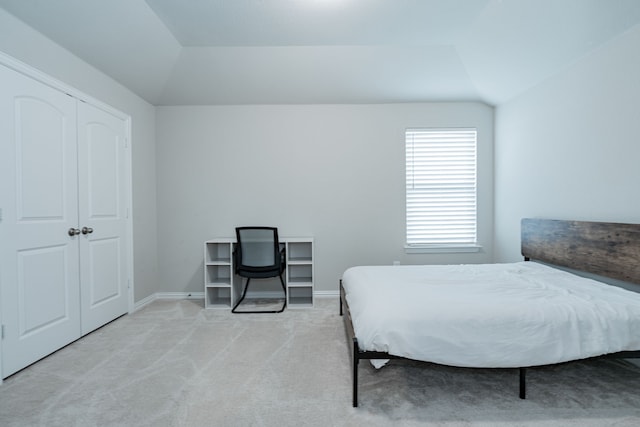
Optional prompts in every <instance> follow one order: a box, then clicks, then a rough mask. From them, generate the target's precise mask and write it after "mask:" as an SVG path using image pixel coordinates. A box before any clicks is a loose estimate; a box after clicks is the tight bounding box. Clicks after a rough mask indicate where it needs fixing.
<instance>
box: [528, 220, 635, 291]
mask: <svg viewBox="0 0 640 427" xmlns="http://www.w3.org/2000/svg"><path fill="white" fill-rule="evenodd" d="M521 236H522V237H521V239H522V255H523V256H524V257H525V258H530V259H533V260H538V261H542V262H546V263H549V264H554V265H558V266H562V267H569V268H572V269H575V270H580V271H585V272H589V273H593V274H597V275H600V276H604V277H610V278H613V279H618V280H623V281H625V282H630V283H636V284H640V224H622V223H614V222H588V221H562V220H551V219H532V218H525V219H523V220H522V224H521Z"/></svg>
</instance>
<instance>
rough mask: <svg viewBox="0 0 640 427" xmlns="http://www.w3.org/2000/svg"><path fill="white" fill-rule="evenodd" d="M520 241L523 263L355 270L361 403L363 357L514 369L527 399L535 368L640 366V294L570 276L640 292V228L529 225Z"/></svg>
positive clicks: (350, 313)
mask: <svg viewBox="0 0 640 427" xmlns="http://www.w3.org/2000/svg"><path fill="white" fill-rule="evenodd" d="M521 242H522V255H523V256H524V259H525V261H523V262H516V263H509V264H479V265H457V266H453V265H428V266H356V267H352V268H349V269H347V270H346V271H345V272H344V274H343V276H342V279H341V281H340V314H341V315H344V319H345V327H346V332H347V336H348V338H349V340H350V343H351V345H350V347H351V349H352V352H351V353H352V362H353V364H352V368H353V377H352V379H353V406H354V407H356V406H358V365H359V362H360V360H363V359H367V360H370V361H371V363H372V364H373V365H374V366H375V367H377V368H380V367H382V366H384V364H386V363H387V362H388V360H390V359H411V360H418V361H425V362H431V363H438V364H443V365H449V366H459V367H473V368H515V369H518V370H519V378H520V382H519V395H520V397H521V398H523V399H524V398H525V396H526V368H530V367H534V366H542V365H550V364H556V363H563V362H568V361H573V360H580V359H586V358H591V357H625V358H632V357H640V351H639V350H640V294H638V293H636V292H632V291H630V290H626V289H623V288H621V287H618V286H612V285H609V284H606V283H604V282H600V281H596V280H593V279H588V278H584V277H581V276H577V275H575V274H572V273H569V272H567V271H565V269H564V268H569V269H575V270H579V271H582V272H588V273H592V274H595V275H598V276H602V277H606V278H610V279H614V280H618V281H622V282H625V283H637V284H640V224H621V223H604V222H585V221H561V220H546V219H523V220H522V223H521ZM556 267H560V268H556Z"/></svg>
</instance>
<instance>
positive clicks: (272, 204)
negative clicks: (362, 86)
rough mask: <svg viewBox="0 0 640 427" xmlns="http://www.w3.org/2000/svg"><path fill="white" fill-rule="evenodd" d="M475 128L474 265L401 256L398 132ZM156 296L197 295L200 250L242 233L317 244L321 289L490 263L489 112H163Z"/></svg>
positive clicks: (387, 108)
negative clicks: (350, 276) (267, 230)
mask: <svg viewBox="0 0 640 427" xmlns="http://www.w3.org/2000/svg"><path fill="white" fill-rule="evenodd" d="M418 126H425V127H429V126H444V127H461V126H465V127H468V126H475V127H477V128H478V131H479V132H478V146H479V166H478V169H479V172H478V173H479V238H480V242H481V244H482V245H483V246H484V249H483V251H482V252H480V253H475V254H446V255H443V254H438V255H436V254H431V255H425V254H405V252H404V238H405V228H404V218H405V209H404V202H405V193H404V192H405V175H404V174H405V171H404V150H405V148H404V131H405V129H406V128H407V127H418ZM156 134H157V159H158V161H157V178H158V184H157V191H158V230H159V232H158V233H159V234H158V243H159V252H158V255H159V268H160V275H159V277H160V280H161V282H160V287H159V289H158V290H159V291H167V292H169V291H196V292H197V291H202V284H203V273H202V268H203V267H202V263H203V261H202V257H203V249H202V247H203V242H204V241H205V240H207V239H210V238H213V237H220V236H232V235H233V232H234V227H236V226H240V225H273V226H277V227H279V229H280V234H281V235H283V236H313V237H314V238H315V250H316V252H315V255H316V257H315V258H316V290H319V291H326V292H332V291H337V287H338V280H339V279H340V277H341V275H342V272H343V271H344V270H345V269H346V268H348V267H350V266H353V265H358V264H392V262H393V261H396V260H397V261H400V262H402V263H403V264H418V263H463V262H470V263H473V262H490V261H491V259H492V255H493V254H492V248H493V246H492V240H493V230H492V226H493V196H492V193H493V108H491V107H489V106H487V105H485V104H479V103H430V104H386V105H283V106H220V107H213V106H209V107H200V106H194V107H158V109H157V129H156Z"/></svg>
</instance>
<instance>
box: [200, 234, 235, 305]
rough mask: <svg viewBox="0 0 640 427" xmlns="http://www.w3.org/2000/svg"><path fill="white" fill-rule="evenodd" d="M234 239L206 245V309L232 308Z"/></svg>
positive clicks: (218, 240)
mask: <svg viewBox="0 0 640 427" xmlns="http://www.w3.org/2000/svg"><path fill="white" fill-rule="evenodd" d="M233 243H234V241H233V239H216V240H211V241H208V242H205V244H204V307H205V308H231V304H232V300H233V259H232V253H233Z"/></svg>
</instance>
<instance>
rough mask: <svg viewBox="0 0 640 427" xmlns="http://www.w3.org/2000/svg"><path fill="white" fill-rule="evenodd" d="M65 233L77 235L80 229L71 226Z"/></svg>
mask: <svg viewBox="0 0 640 427" xmlns="http://www.w3.org/2000/svg"><path fill="white" fill-rule="evenodd" d="M67 233H68V234H69V236H71V237H73V236H77V235H78V234H80V230H79V229H77V228H73V227H71V228H70V229H69V231H67Z"/></svg>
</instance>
